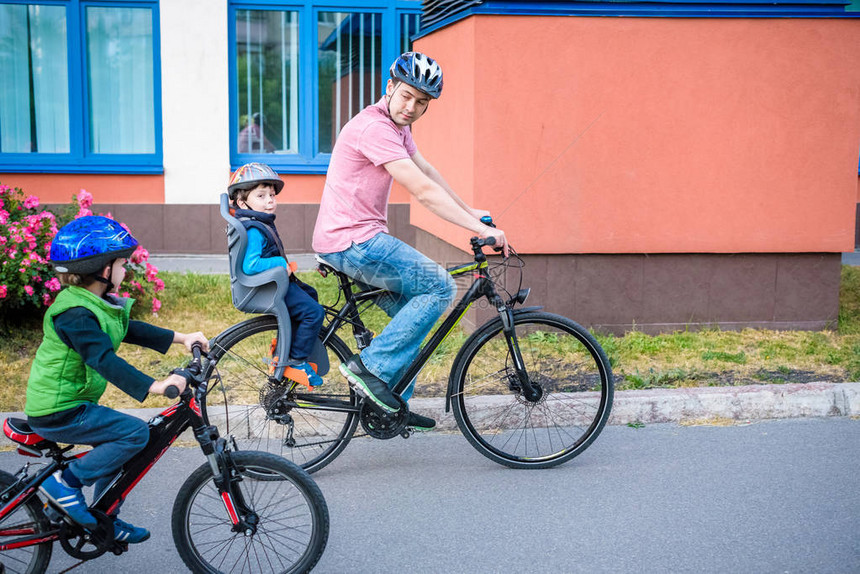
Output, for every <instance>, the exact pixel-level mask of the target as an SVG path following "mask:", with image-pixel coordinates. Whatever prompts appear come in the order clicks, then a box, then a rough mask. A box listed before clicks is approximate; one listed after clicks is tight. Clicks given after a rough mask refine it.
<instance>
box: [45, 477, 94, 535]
mask: <svg viewBox="0 0 860 574" xmlns="http://www.w3.org/2000/svg"><path fill="white" fill-rule="evenodd" d="M62 474H63V472H62V471H61V470H58V471H57V472H55V473H54V474H52V475H51V476H49V477H48V478H47V479H45V482H43V483H42V486H40V487H39V490H41V491H42V492H43V493H44V494H45V496H47V497H48V498H50V499H51V501H52V502H53V503H54V504H55V505H56V506H57V507H58V508H62V509H63V511H64V512H65V513H66V514H68V515H69V517H70V518H71V519H72V520H74V521H75V522H77V523H78V524H80V525H81V526H86V527H89V528H92V527H94V526H96V525H97V524H98V520H96V517H95V516H93V515H92V514H90V511H89V510H87V501H86V499H85V498H84V493H83V492H81V489H80V488H72V487H71V486H69V485H68V484H66V483H65V482H64V481H63V478H62Z"/></svg>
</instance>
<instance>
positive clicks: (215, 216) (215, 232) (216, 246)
mask: <svg viewBox="0 0 860 574" xmlns="http://www.w3.org/2000/svg"><path fill="white" fill-rule="evenodd" d="M209 218H210V220H211V221H212V225H211V226H210V227H209V245H210V246H211V249H212V250H211V253H215V254H219V255H222V254H226V253H227V222H226V221H224V218H223V217H221V207H220V206H218V205H210V206H209Z"/></svg>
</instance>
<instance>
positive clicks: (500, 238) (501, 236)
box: [480, 226, 511, 257]
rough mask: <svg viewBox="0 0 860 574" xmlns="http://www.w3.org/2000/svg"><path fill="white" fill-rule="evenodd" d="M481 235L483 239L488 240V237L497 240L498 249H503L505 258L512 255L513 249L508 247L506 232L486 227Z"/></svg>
mask: <svg viewBox="0 0 860 574" xmlns="http://www.w3.org/2000/svg"><path fill="white" fill-rule="evenodd" d="M480 235H481V239H486V238H488V237H492V238H494V239H495V240H496V248H497V249H498V248H501V249H502V252H503V253H504V255H505V257H508V256H509V255H510V254H511V249H510V247H509V246H508V239H507V238H506V237H505V232H504V231H502V230H501V229H499V228H497V227H489V226H485V228H484V230H482V231H481V234H480Z"/></svg>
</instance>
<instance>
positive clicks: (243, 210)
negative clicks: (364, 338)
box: [227, 163, 325, 387]
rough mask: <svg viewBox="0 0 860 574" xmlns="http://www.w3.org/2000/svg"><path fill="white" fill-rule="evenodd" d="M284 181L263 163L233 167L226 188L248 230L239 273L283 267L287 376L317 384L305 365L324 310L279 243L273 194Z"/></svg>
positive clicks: (309, 365) (317, 334)
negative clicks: (289, 334) (290, 331)
mask: <svg viewBox="0 0 860 574" xmlns="http://www.w3.org/2000/svg"><path fill="white" fill-rule="evenodd" d="M283 187H284V182H283V180H281V178H280V177H278V174H276V173H275V172H274V170H273V169H272V168H271V167H269V166H268V165H266V164H264V163H249V164H246V165H243V166H242V167H240V168H239V169H237V170H236V173H234V174H233V177H232V178H231V179H230V185H229V186H228V188H227V191H228V195H229V197H230V201H231V203H232V204H233V208H234V215H235V216H236V218H237V219H238V220H239V221H241V222H242V225H243V226H244V227H245V229H246V230H247V234H248V247H247V248H246V250H245V259H244V261H242V271H243V272H244V273H245V274H246V275H254V274H256V273H261V272H263V271H266V270H268V269H273V268H275V267H284V268H286V269H287V274H288V276H289V278H290V285H289V287H288V288H287V295H286V300H285V302H286V304H287V310H288V311H289V312H290V320H291V321H292V326H293V338H292V343H291V345H290V365H289V366H288V367H287V369H286V371H285V373H284V374H285V376H286V377H288V378H290V379H292V380H294V381H296V382H299V383H302V384H305V385H309V386H313V387H315V386H319V385H321V384H322V383H323V380H322V378H321V377H320V376H319V375H318V374H317V373H316V370H315V369H314V367H313V366H312V365H311V364H310V363H308V357H310V355H311V351H313V348H314V343H315V342H316V340H317V337H318V336H319V331H320V327H322V323H323V319H324V318H325V311H324V310H323V308H322V306H321V305H320V304H319V303H318V302H317V301H318V296H317V292H316V290H315V289H314V288H313V287H311V286H310V285H307V284H306V283H304V282H302V281H300V280H299V279H298V278H297V277H296V276H295V274H294V273H293V271H295V266H294V265H291V264H290V263H288V262H287V256H286V253H285V252H284V246H283V243H281V238H280V236H279V235H278V230H277V228H276V227H275V209H276V208H277V207H278V200H277V197H276V196H277V195H278V194H279V193H280V192H281V190H282V189H283Z"/></svg>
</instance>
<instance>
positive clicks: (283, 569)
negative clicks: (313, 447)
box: [172, 451, 329, 574]
mask: <svg viewBox="0 0 860 574" xmlns="http://www.w3.org/2000/svg"><path fill="white" fill-rule="evenodd" d="M230 456H231V458H232V461H233V465H234V467H235V469H236V471H237V472H238V474H239V477H240V478H241V481H240V482H239V484H238V486H239V489H240V490H241V493H242V498H243V499H244V503H245V505H246V506H247V507H248V510H249V511H250V512H249V513H248V514H244V513H243V515H242V516H241V517H240V519H246V520H247V522H248V523H249V524H253V529H254V530H255V531H254V532H253V533H252V534H247V532H236V531H234V527H233V523H232V521H231V520H230V517H229V516H228V514H227V510H226V509H225V506H224V501H223V500H222V499H221V494H220V493H219V491H218V488H217V487H216V486H215V477H214V476H213V475H212V467H211V466H210V465H209V463H206V464H204V465H203V466H201V467H200V468H198V469H197V470H196V471H194V472H193V473H192V474H191V476H189V477H188V480H186V481H185V484H183V485H182V488H181V489H179V494H177V495H176V503H175V504H174V506H173V518H172V525H173V541H174V543H175V544H176V549H177V551H178V552H179V556H180V557H182V560H183V561H184V562H185V565H186V566H188V568H189V569H190V570H191V571H192V572H195V573H206V574H212V573H216V572H231V573H237V574H239V573H244V572H247V573H248V574H268V573H278V574H281V573H298V572H309V571H310V570H311V568H313V567H314V565H315V564H316V563H317V561H319V559H320V557H321V556H322V553H323V551H324V550H325V546H326V542H327V541H328V532H329V516H328V506H327V505H326V502H325V498H323V495H322V492H320V489H319V487H318V486H317V485H316V483H315V482H314V481H313V480H312V479H311V477H310V476H309V475H308V473H307V472H305V471H303V470H302V469H301V468H299V467H298V466H297V465H295V464H292V463H290V462H288V461H286V460H284V459H283V458H280V457H278V456H275V455H273V454H270V453H265V452H253V451H243V452H233V453H230ZM251 516H252V518H251Z"/></svg>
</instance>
